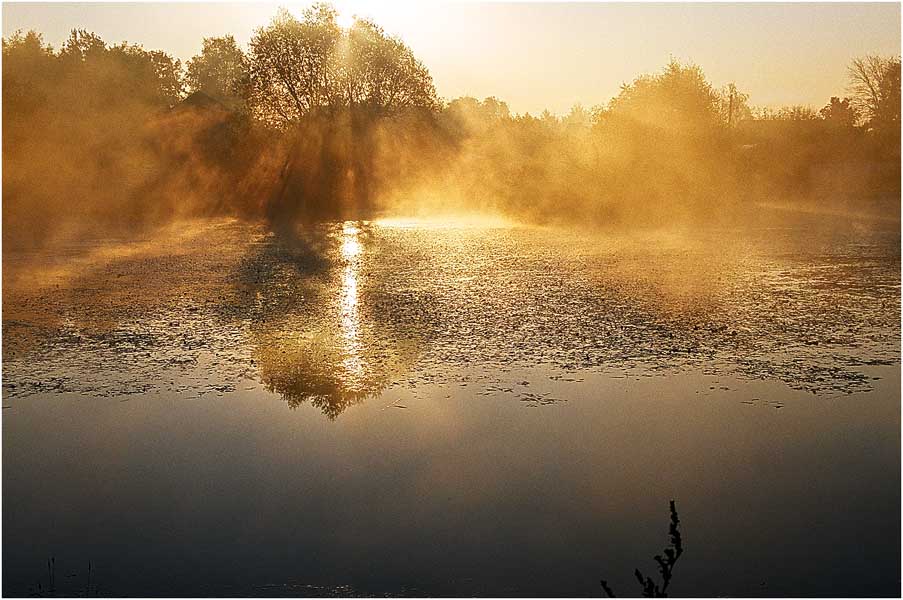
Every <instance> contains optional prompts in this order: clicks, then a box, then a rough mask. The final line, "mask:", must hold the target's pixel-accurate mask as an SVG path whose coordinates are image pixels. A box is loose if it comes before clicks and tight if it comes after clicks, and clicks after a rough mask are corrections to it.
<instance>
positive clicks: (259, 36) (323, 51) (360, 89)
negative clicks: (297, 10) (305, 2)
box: [250, 4, 439, 127]
mask: <svg viewBox="0 0 903 600" xmlns="http://www.w3.org/2000/svg"><path fill="white" fill-rule="evenodd" d="M336 16H337V13H336V10H335V9H334V8H333V7H332V6H330V5H328V4H317V5H314V6H313V7H311V8H309V9H307V10H306V11H305V12H304V14H303V15H302V18H301V20H298V19H296V18H295V17H294V16H292V15H291V14H290V13H288V12H287V11H281V12H280V13H279V14H278V15H277V16H276V18H274V19H273V21H272V22H271V23H270V25H268V26H267V27H263V28H260V29H258V30H257V32H256V33H255V35H254V38H253V39H252V40H251V54H250V80H251V87H250V101H251V105H252V108H253V112H254V114H255V116H257V117H258V118H259V119H260V120H262V121H264V122H266V123H268V124H270V125H274V126H277V127H284V126H286V125H289V124H291V123H295V122H297V121H299V120H300V119H301V118H302V117H304V116H305V115H309V114H312V113H315V112H324V111H325V112H334V111H336V110H338V109H343V108H365V109H367V110H368V111H370V112H371V113H375V114H391V113H395V112H398V111H403V110H406V109H412V108H424V109H428V110H435V109H437V108H438V105H439V101H438V98H437V96H436V90H435V88H434V86H433V80H432V77H431V76H430V74H429V71H428V70H427V69H426V67H424V66H423V64H422V63H420V61H418V60H417V59H416V57H415V56H414V54H413V52H411V50H410V48H408V47H407V46H406V45H405V44H404V43H403V42H401V40H399V39H398V38H395V37H391V36H388V35H386V33H385V32H384V31H383V30H382V29H381V28H380V27H379V26H377V25H376V24H374V23H372V22H370V21H367V20H358V21H356V22H355V24H354V25H353V26H352V27H351V28H350V29H349V30H348V31H344V30H342V28H340V27H339V26H338V25H337V23H336Z"/></svg>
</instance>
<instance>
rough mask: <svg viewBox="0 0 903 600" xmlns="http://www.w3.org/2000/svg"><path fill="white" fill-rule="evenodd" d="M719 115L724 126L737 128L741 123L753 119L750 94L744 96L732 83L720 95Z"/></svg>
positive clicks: (722, 89)
mask: <svg viewBox="0 0 903 600" xmlns="http://www.w3.org/2000/svg"><path fill="white" fill-rule="evenodd" d="M718 114H719V117H720V120H721V122H722V123H723V124H725V125H727V126H728V127H736V126H737V124H738V123H739V122H740V121H743V120H745V119H751V118H752V111H751V110H750V108H749V94H744V93H743V92H741V91H740V90H738V89H737V86H736V85H735V84H734V83H733V82H731V83H729V84H727V85H726V86H724V87H723V88H721V91H720V92H719V93H718Z"/></svg>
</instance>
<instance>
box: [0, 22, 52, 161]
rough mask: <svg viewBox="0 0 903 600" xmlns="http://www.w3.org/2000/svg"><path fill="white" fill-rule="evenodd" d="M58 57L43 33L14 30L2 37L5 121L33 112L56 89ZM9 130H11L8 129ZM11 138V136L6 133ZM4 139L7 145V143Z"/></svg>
mask: <svg viewBox="0 0 903 600" xmlns="http://www.w3.org/2000/svg"><path fill="white" fill-rule="evenodd" d="M55 76H56V57H55V56H54V54H53V48H51V47H50V46H49V45H47V44H45V43H44V39H43V37H42V36H41V34H40V33H36V32H34V31H29V32H28V33H22V32H21V31H17V32H15V33H14V34H13V35H12V36H10V37H9V38H8V39H6V38H4V39H3V124H4V127H5V128H7V127H9V125H10V124H11V122H12V121H11V119H14V118H18V117H22V116H24V115H25V114H26V113H31V112H32V111H33V110H35V109H37V108H38V107H39V106H41V105H42V104H44V103H45V102H46V100H47V98H48V97H49V96H52V95H53V94H54V92H55V90H54V89H52V88H53V84H54V81H53V78H54V77H55ZM6 131H9V130H8V129H6ZM7 138H8V136H7ZM7 138H4V146H5V145H6V143H7Z"/></svg>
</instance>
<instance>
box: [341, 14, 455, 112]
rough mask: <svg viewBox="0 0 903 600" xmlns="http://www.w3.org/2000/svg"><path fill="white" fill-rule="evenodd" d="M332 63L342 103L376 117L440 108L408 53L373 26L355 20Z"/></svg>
mask: <svg viewBox="0 0 903 600" xmlns="http://www.w3.org/2000/svg"><path fill="white" fill-rule="evenodd" d="M340 50H341V51H340V52H339V53H338V54H337V55H336V57H335V60H337V61H338V62H339V68H338V69H337V71H338V72H339V73H341V75H342V87H343V98H342V100H343V102H344V104H346V105H347V106H350V107H364V108H367V109H368V110H370V111H371V112H374V113H378V114H391V113H397V112H398V111H400V110H404V109H410V108H418V109H426V110H435V109H437V108H438V106H439V100H438V98H437V97H436V90H435V88H434V86H433V79H432V77H431V76H430V74H429V71H428V70H427V69H426V67H424V66H423V64H422V63H421V62H420V61H418V60H417V59H416V58H415V57H414V54H413V52H411V49H410V48H408V47H407V46H406V45H405V44H404V43H403V42H402V41H401V40H400V39H398V38H396V37H390V36H387V35H386V33H385V32H384V31H383V29H382V28H381V27H379V26H378V25H376V24H375V23H373V22H371V21H368V20H362V19H358V20H357V21H355V23H354V25H353V26H352V27H351V29H350V30H349V31H348V33H347V34H346V38H345V40H344V41H343V43H342V44H341V46H340Z"/></svg>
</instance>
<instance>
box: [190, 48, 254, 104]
mask: <svg viewBox="0 0 903 600" xmlns="http://www.w3.org/2000/svg"><path fill="white" fill-rule="evenodd" d="M248 77H249V75H248V60H247V57H246V56H245V53H244V52H242V51H241V48H239V47H238V44H237V43H235V38H234V37H233V36H231V35H226V36H223V37H211V38H204V44H203V47H202V49H201V53H200V54H199V55H197V56H195V57H193V58H192V59H191V60H189V61H188V69H187V73H186V76H185V80H186V83H187V84H188V89H189V90H191V91H192V92H204V93H205V94H207V95H209V96H211V97H213V98H216V99H218V100H224V99H231V98H244V97H245V96H246V95H247V86H248Z"/></svg>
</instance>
